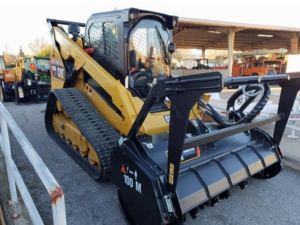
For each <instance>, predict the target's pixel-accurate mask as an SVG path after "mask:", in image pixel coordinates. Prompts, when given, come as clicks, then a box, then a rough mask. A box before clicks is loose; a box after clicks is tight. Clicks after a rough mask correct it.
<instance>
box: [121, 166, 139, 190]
mask: <svg viewBox="0 0 300 225" xmlns="http://www.w3.org/2000/svg"><path fill="white" fill-rule="evenodd" d="M121 173H123V174H124V175H123V177H124V183H125V184H126V185H127V186H128V187H130V188H132V189H135V191H137V192H139V193H140V194H142V184H141V183H140V182H139V181H138V172H137V171H136V170H134V171H133V170H130V169H129V166H127V167H126V169H125V165H124V164H123V165H122V167H121Z"/></svg>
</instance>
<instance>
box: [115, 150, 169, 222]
mask: <svg viewBox="0 0 300 225" xmlns="http://www.w3.org/2000/svg"><path fill="white" fill-rule="evenodd" d="M111 168H112V171H111V172H112V177H113V182H114V184H115V185H116V186H117V187H118V189H119V192H120V194H121V196H122V198H123V200H124V202H125V203H126V211H128V212H129V213H130V215H131V217H132V218H133V220H134V222H135V224H143V225H154V224H167V223H168V222H167V221H166V219H165V218H163V215H166V216H167V215H169V213H168V212H167V211H166V207H165V204H164V202H165V201H164V194H163V193H162V192H161V189H160V180H159V178H158V176H155V175H154V174H153V171H150V170H149V169H148V168H147V167H145V165H144V164H143V163H141V161H140V160H139V159H138V158H137V157H136V156H135V155H134V154H132V153H131V152H130V151H129V150H128V149H127V148H126V146H124V145H122V146H119V147H117V148H116V149H115V151H114V152H113V155H112V158H111ZM123 210H124V209H123ZM171 210H173V209H171Z"/></svg>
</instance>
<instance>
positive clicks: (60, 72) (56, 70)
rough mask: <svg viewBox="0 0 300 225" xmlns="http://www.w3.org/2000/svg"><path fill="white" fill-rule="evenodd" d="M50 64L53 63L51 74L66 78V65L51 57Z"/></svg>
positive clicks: (62, 78)
mask: <svg viewBox="0 0 300 225" xmlns="http://www.w3.org/2000/svg"><path fill="white" fill-rule="evenodd" d="M50 64H51V67H50V68H51V69H50V72H51V76H53V77H56V78H59V79H61V80H65V78H66V71H65V69H64V67H62V66H60V63H59V61H57V60H55V59H51V60H50Z"/></svg>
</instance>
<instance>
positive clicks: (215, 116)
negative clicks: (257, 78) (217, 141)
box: [205, 84, 271, 127]
mask: <svg viewBox="0 0 300 225" xmlns="http://www.w3.org/2000/svg"><path fill="white" fill-rule="evenodd" d="M251 90H255V91H256V92H254V93H252V94H248V96H250V97H249V99H248V100H247V101H246V102H245V103H244V104H243V105H242V106H241V107H240V109H241V108H242V109H245V108H246V107H247V106H248V105H249V104H250V102H251V101H252V100H253V99H254V98H255V97H256V96H257V95H259V94H260V93H262V92H263V95H262V97H261V98H260V100H259V101H258V102H257V103H256V105H255V106H254V107H253V109H252V110H251V111H250V112H249V113H248V114H246V115H245V116H244V117H242V118H241V119H240V120H238V121H236V122H231V121H228V120H226V119H225V118H224V117H223V116H222V115H220V114H219V113H218V112H217V111H216V110H215V109H214V108H213V107H212V106H211V105H210V104H209V103H207V105H206V112H205V113H206V114H207V115H209V116H210V117H212V118H213V119H214V120H215V121H216V122H217V123H218V124H220V125H221V126H222V127H229V126H232V125H235V124H239V123H242V122H250V121H252V120H253V119H254V118H255V117H256V116H257V115H258V114H259V113H260V112H261V111H262V110H263V108H264V107H265V105H266V104H267V102H268V100H269V96H270V94H271V91H270V87H269V85H267V84H264V85H263V86H261V85H255V86H253V85H247V86H246V87H244V88H243V89H239V90H237V91H236V92H235V93H234V94H233V95H232V96H231V97H230V98H229V100H228V101H227V108H226V110H229V109H230V108H233V110H234V111H235V109H234V102H235V100H236V99H237V98H238V97H240V96H241V95H242V94H245V92H247V91H251Z"/></svg>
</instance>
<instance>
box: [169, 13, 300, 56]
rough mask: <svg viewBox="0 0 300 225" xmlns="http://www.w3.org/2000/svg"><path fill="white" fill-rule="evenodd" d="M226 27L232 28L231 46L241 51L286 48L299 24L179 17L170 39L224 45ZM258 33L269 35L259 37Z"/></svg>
mask: <svg viewBox="0 0 300 225" xmlns="http://www.w3.org/2000/svg"><path fill="white" fill-rule="evenodd" d="M230 28H231V29H234V30H235V31H236V34H235V45H234V48H235V50H243V51H244V50H252V49H263V48H267V49H278V48H286V49H290V44H291V37H292V36H293V35H294V36H300V28H293V27H279V26H268V25H256V24H244V23H236V22H224V21H214V20H205V19H196V18H182V17H181V18H179V28H178V29H177V30H175V31H174V42H175V43H176V46H177V48H185V49H192V48H195V49H201V48H205V49H227V48H228V41H227V38H228V35H227V33H228V29H230ZM259 34H264V35H268V36H269V37H261V36H258V35H259ZM298 46H299V44H298Z"/></svg>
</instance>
